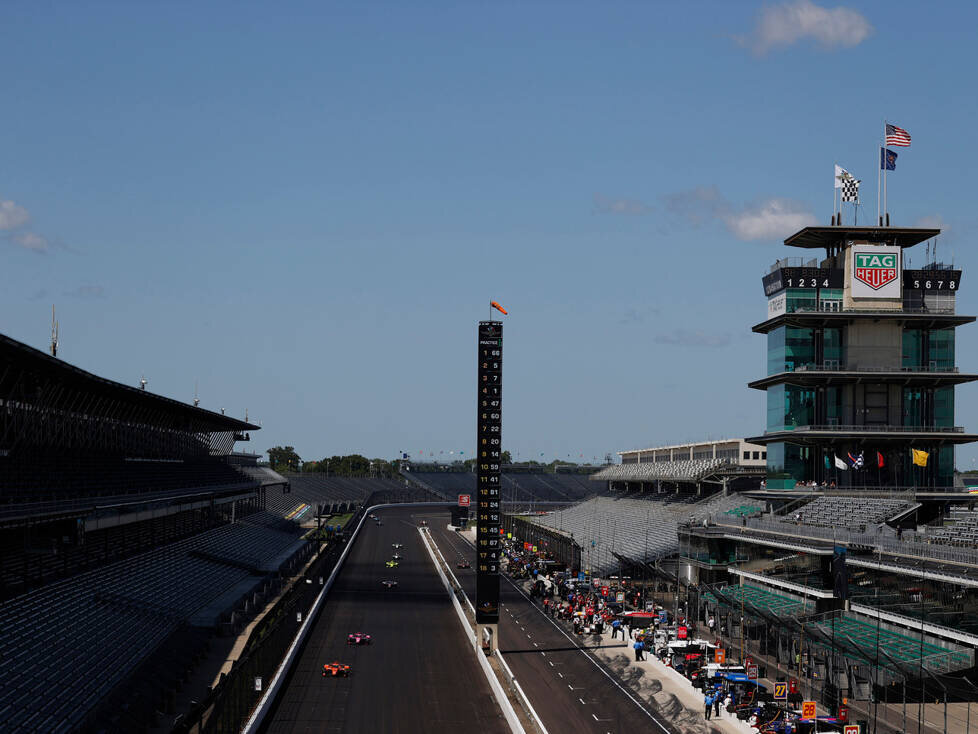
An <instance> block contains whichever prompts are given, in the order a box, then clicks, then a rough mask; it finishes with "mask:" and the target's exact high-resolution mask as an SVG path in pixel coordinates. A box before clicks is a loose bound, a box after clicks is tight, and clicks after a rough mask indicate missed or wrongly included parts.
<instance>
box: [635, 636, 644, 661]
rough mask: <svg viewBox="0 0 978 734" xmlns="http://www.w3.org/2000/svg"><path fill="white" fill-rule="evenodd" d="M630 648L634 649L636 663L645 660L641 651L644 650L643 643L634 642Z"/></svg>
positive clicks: (639, 641)
mask: <svg viewBox="0 0 978 734" xmlns="http://www.w3.org/2000/svg"><path fill="white" fill-rule="evenodd" d="M632 647H634V648H635V660H636V661H638V662H641V661H643V660H645V658H644V657H643V656H642V651H643V650H644V649H645V643H644V642H642V641H641V640H636V641H635V643H634V644H633V645H632Z"/></svg>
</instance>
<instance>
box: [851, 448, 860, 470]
mask: <svg viewBox="0 0 978 734" xmlns="http://www.w3.org/2000/svg"><path fill="white" fill-rule="evenodd" d="M849 463H850V464H852V468H853V469H862V468H863V454H862V452H861V451H860V452H859V456H853V455H852V452H851V451H850V452H849Z"/></svg>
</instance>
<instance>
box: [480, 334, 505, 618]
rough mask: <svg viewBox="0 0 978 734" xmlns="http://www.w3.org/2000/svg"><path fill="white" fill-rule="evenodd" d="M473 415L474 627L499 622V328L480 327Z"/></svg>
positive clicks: (501, 361)
mask: <svg viewBox="0 0 978 734" xmlns="http://www.w3.org/2000/svg"><path fill="white" fill-rule="evenodd" d="M477 408H478V410H477V413H476V417H477V420H476V453H475V457H476V504H477V507H476V572H475V579H476V581H475V621H476V622H477V623H478V624H497V623H498V622H499V564H500V555H501V552H500V551H501V543H500V540H499V530H500V528H501V527H502V507H501V503H500V489H499V487H500V469H501V464H502V426H503V324H502V322H501V321H480V322H479V368H478V402H477Z"/></svg>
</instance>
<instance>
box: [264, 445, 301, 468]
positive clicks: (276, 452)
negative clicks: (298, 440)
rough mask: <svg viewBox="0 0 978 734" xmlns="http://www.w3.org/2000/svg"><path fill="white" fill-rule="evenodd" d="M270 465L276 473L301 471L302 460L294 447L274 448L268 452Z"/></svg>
mask: <svg viewBox="0 0 978 734" xmlns="http://www.w3.org/2000/svg"><path fill="white" fill-rule="evenodd" d="M268 463H269V464H270V465H271V467H272V469H273V470H274V471H295V472H297V471H299V466H300V465H301V464H302V459H301V458H300V457H299V455H298V454H297V453H296V452H295V448H293V447H292V446H274V447H272V448H270V449H269V450H268Z"/></svg>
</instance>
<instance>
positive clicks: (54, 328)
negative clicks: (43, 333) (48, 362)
mask: <svg viewBox="0 0 978 734" xmlns="http://www.w3.org/2000/svg"><path fill="white" fill-rule="evenodd" d="M51 356H52V357H57V356H58V322H57V320H56V319H55V316H54V305H53V304H52V305H51Z"/></svg>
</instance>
